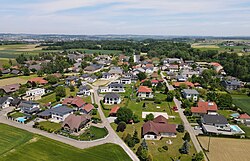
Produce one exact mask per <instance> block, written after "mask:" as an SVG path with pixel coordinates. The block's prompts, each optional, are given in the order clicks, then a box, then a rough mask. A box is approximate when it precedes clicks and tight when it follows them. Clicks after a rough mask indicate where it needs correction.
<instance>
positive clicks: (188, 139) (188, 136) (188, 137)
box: [183, 132, 191, 142]
mask: <svg viewBox="0 0 250 161" xmlns="http://www.w3.org/2000/svg"><path fill="white" fill-rule="evenodd" d="M183 140H184V141H188V142H189V141H190V140H191V138H190V135H189V133H188V132H186V133H185V135H184V137H183Z"/></svg>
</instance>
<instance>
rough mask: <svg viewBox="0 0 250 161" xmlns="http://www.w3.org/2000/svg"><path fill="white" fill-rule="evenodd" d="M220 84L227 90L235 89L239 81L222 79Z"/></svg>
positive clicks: (238, 86) (239, 85) (239, 84)
mask: <svg viewBox="0 0 250 161" xmlns="http://www.w3.org/2000/svg"><path fill="white" fill-rule="evenodd" d="M221 84H222V86H223V87H225V88H226V89H227V90H237V89H238V88H240V87H241V82H240V81H238V80H224V81H222V82H221Z"/></svg>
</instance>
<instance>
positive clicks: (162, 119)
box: [153, 115, 168, 124]
mask: <svg viewBox="0 0 250 161" xmlns="http://www.w3.org/2000/svg"><path fill="white" fill-rule="evenodd" d="M153 121H154V122H155V123H165V124H167V123H168V120H167V119H166V118H165V117H164V116H162V115H159V116H157V117H156V118H155V119H154V120H153Z"/></svg>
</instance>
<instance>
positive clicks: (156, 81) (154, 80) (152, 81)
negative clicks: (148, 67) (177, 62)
mask: <svg viewBox="0 0 250 161" xmlns="http://www.w3.org/2000/svg"><path fill="white" fill-rule="evenodd" d="M151 83H159V81H158V80H156V79H153V80H151Z"/></svg>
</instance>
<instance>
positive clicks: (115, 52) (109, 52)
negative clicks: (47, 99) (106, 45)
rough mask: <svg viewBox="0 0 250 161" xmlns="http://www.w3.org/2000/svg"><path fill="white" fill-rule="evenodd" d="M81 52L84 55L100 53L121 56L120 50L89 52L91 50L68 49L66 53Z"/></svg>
mask: <svg viewBox="0 0 250 161" xmlns="http://www.w3.org/2000/svg"><path fill="white" fill-rule="evenodd" d="M76 50H78V51H81V52H84V53H86V54H93V53H101V54H121V53H122V51H120V50H91V49H69V50H67V51H76Z"/></svg>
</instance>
